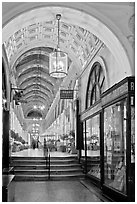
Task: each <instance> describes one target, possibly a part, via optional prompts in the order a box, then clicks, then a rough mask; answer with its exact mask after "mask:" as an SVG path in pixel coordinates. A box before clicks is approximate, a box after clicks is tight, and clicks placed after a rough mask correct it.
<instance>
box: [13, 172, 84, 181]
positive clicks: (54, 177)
mask: <svg viewBox="0 0 137 204" xmlns="http://www.w3.org/2000/svg"><path fill="white" fill-rule="evenodd" d="M84 178H85V175H84V174H80V173H77V174H76V173H75V174H73V175H70V174H64V175H51V176H50V179H49V176H48V175H15V179H14V180H15V181H48V180H51V181H62V180H71V179H72V180H75V179H76V180H78V179H80V180H81V179H84Z"/></svg>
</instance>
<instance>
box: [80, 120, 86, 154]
mask: <svg viewBox="0 0 137 204" xmlns="http://www.w3.org/2000/svg"><path fill="white" fill-rule="evenodd" d="M85 131H86V130H85V122H83V143H84V150H82V153H81V154H82V156H85Z"/></svg>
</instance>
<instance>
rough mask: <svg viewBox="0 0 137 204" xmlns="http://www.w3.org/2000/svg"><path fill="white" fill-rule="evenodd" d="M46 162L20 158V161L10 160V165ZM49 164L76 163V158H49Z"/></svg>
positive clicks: (44, 161)
mask: <svg viewBox="0 0 137 204" xmlns="http://www.w3.org/2000/svg"><path fill="white" fill-rule="evenodd" d="M45 163H46V160H30V161H29V160H21V161H12V162H11V166H19V165H20V164H24V165H28V164H31V165H32V164H34V165H42V164H43V165H44V164H45ZM50 163H51V165H52V164H70V163H71V164H72V163H73V164H74V163H76V164H77V163H78V161H77V160H50Z"/></svg>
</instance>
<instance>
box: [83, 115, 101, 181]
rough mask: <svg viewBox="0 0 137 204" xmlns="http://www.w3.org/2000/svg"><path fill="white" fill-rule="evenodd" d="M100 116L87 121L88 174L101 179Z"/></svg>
mask: <svg viewBox="0 0 137 204" xmlns="http://www.w3.org/2000/svg"><path fill="white" fill-rule="evenodd" d="M99 118H100V117H99V115H97V116H95V117H93V118H90V119H88V120H87V121H86V142H87V157H88V158H90V160H89V161H90V163H89V169H88V174H90V175H92V176H95V177H97V178H100V129H99Z"/></svg>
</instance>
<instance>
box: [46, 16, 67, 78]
mask: <svg viewBox="0 0 137 204" xmlns="http://www.w3.org/2000/svg"><path fill="white" fill-rule="evenodd" d="M56 19H57V20H58V44H57V49H56V50H55V51H54V52H52V53H50V54H49V74H50V76H52V77H55V78H63V77H65V76H66V75H67V68H68V56H67V54H66V53H65V52H62V51H61V50H60V48H59V21H60V19H61V14H57V15H56Z"/></svg>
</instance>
